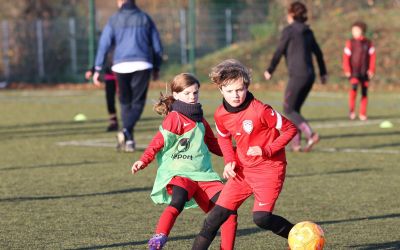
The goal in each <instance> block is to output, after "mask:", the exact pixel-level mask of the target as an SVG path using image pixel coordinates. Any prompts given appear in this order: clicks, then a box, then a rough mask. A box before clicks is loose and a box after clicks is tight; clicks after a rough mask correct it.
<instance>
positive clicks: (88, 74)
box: [85, 70, 92, 80]
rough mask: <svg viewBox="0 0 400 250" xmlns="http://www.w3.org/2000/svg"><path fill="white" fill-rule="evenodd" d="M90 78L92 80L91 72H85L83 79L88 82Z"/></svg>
mask: <svg viewBox="0 0 400 250" xmlns="http://www.w3.org/2000/svg"><path fill="white" fill-rule="evenodd" d="M90 78H92V71H91V70H88V71H86V72H85V79H86V80H89V79H90Z"/></svg>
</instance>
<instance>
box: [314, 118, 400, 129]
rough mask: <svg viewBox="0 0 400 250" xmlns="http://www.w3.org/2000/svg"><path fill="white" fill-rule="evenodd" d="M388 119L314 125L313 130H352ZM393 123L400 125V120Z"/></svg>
mask: <svg viewBox="0 0 400 250" xmlns="http://www.w3.org/2000/svg"><path fill="white" fill-rule="evenodd" d="M385 120H386V119H377V120H367V121H342V122H333V123H332V122H330V123H314V124H312V128H339V127H340V128H350V127H363V126H366V125H377V124H380V123H381V122H383V121H385ZM391 122H392V123H400V119H394V120H391Z"/></svg>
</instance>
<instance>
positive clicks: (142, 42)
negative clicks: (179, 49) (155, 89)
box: [95, 3, 163, 71]
mask: <svg viewBox="0 0 400 250" xmlns="http://www.w3.org/2000/svg"><path fill="white" fill-rule="evenodd" d="M114 45H115V50H114V57H113V64H117V63H121V62H136V61H145V62H149V63H152V64H153V68H154V69H155V70H159V69H160V66H161V62H162V50H163V49H162V44H161V41H160V36H159V34H158V31H157V28H156V26H155V24H154V23H153V21H152V20H151V18H150V17H149V16H148V15H147V14H146V13H144V12H143V11H141V10H140V9H139V8H138V7H137V6H136V5H134V4H129V3H125V4H123V5H122V7H121V8H120V9H119V10H118V12H117V13H115V14H114V15H113V16H111V17H110V19H109V20H108V22H107V24H106V26H105V27H104V29H103V32H102V34H101V37H100V41H99V47H98V49H97V55H96V61H95V69H96V71H100V70H101V69H102V67H103V64H104V60H105V58H106V55H107V52H108V51H109V50H110V48H112V47H113V46H114Z"/></svg>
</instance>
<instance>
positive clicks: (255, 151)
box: [247, 146, 263, 156]
mask: <svg viewBox="0 0 400 250" xmlns="http://www.w3.org/2000/svg"><path fill="white" fill-rule="evenodd" d="M262 154H263V151H262V149H261V148H260V147H259V146H254V147H249V149H248V150H247V155H248V156H259V155H260V156H261V155H262Z"/></svg>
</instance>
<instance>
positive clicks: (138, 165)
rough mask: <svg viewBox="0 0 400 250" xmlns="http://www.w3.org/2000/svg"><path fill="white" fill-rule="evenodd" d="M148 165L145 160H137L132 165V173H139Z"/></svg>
mask: <svg viewBox="0 0 400 250" xmlns="http://www.w3.org/2000/svg"><path fill="white" fill-rule="evenodd" d="M145 167H146V165H145V164H144V162H142V161H136V162H135V163H133V165H132V174H135V173H137V172H138V171H139V170H141V169H143V168H145Z"/></svg>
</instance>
